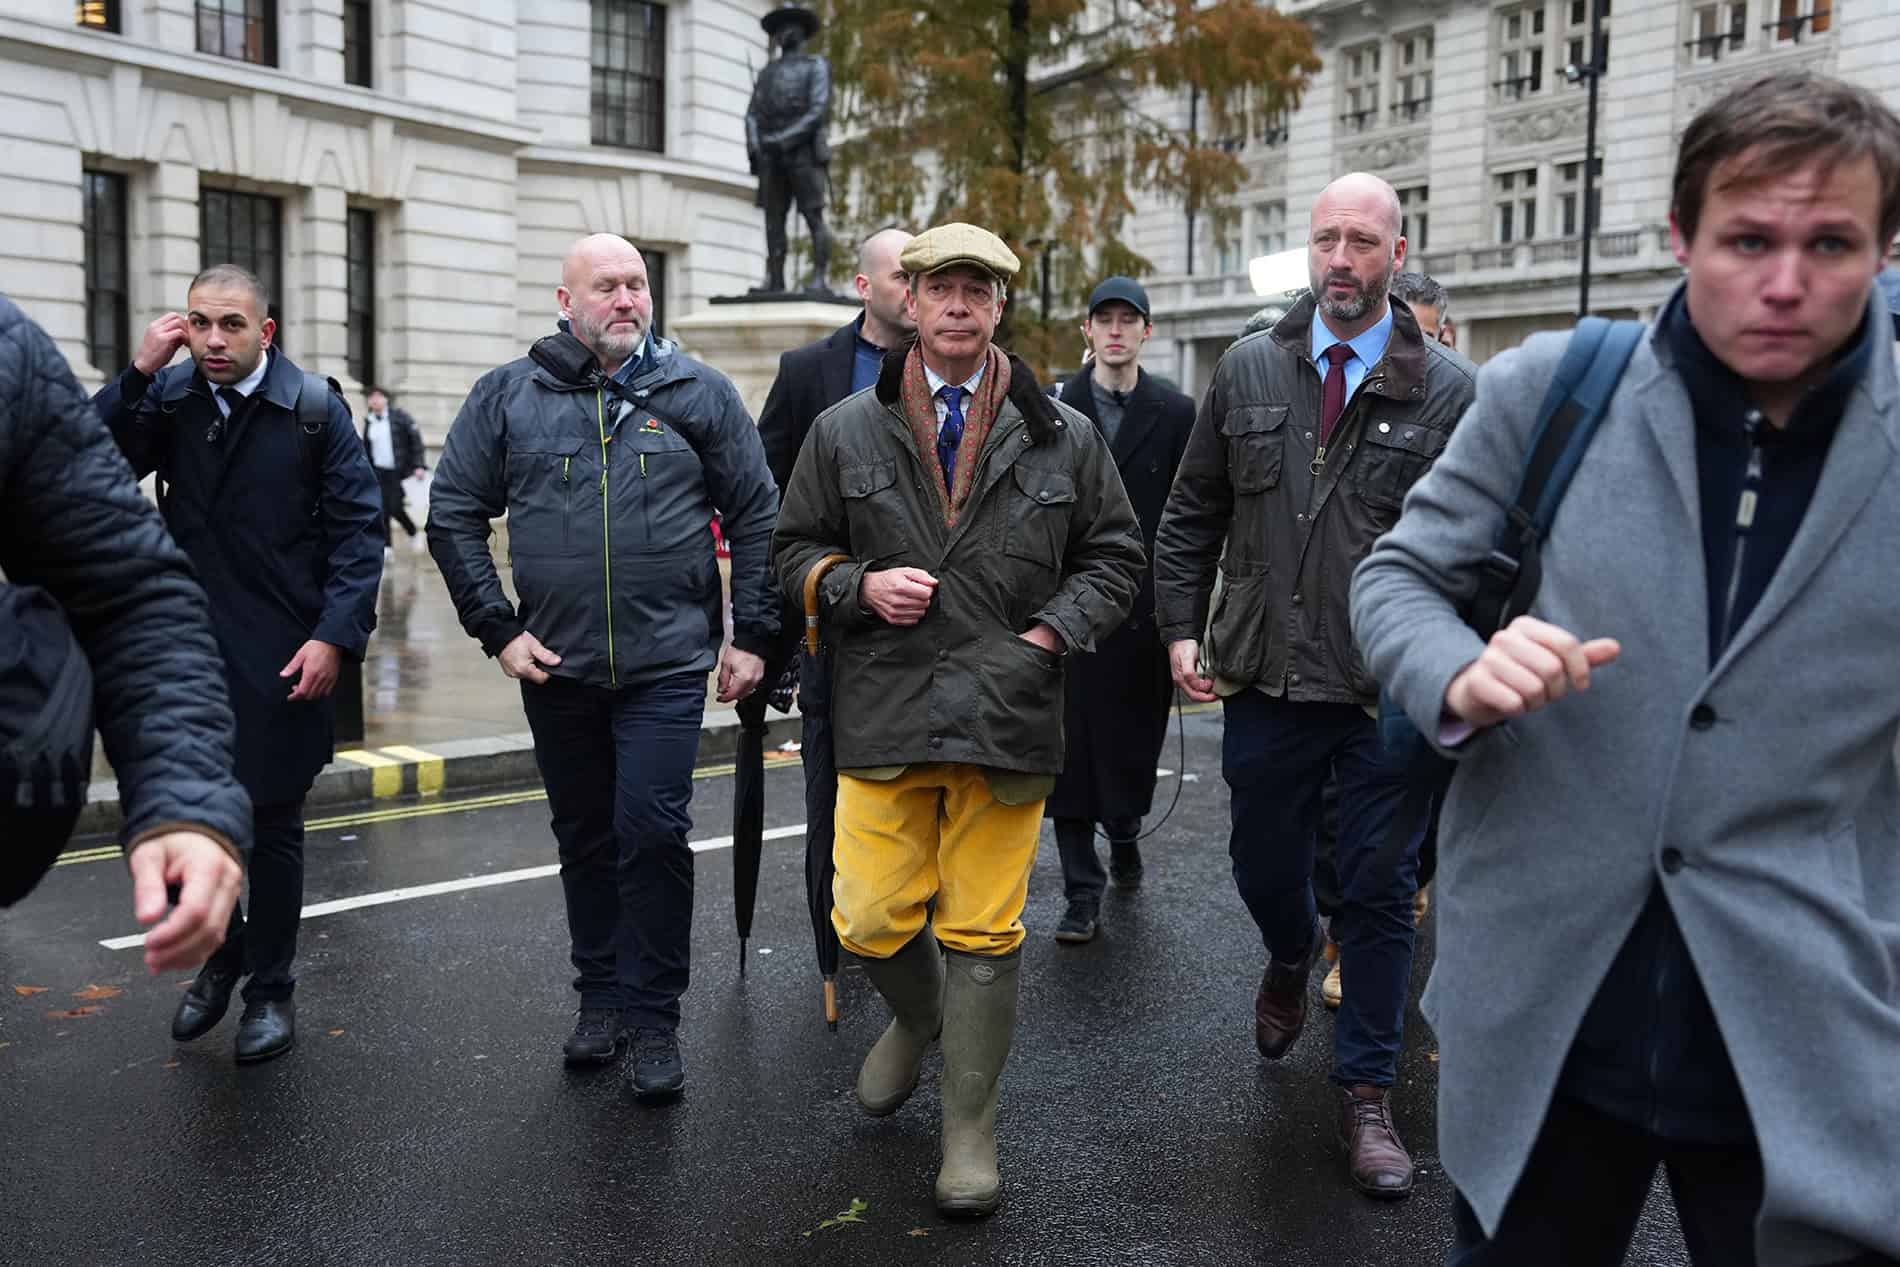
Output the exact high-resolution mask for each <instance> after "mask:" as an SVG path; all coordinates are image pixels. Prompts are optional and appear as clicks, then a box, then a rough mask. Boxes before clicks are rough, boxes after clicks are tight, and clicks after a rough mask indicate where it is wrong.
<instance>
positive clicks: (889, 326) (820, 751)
mask: <svg viewBox="0 0 1900 1267" xmlns="http://www.w3.org/2000/svg"><path fill="white" fill-rule="evenodd" d="M911 236H912V235H911V234H909V233H907V232H905V231H904V230H902V229H880V230H879V231H878V232H876V233H873V234H872V235H871V236H870V237H868V238H866V239H865V240H864V244H863V245H862V246H861V247H859V248H858V278H857V285H858V297H859V298H860V299H862V300H863V301H864V311H863V312H860V313H859V314H858V315H857V316H855V317H853V318H852V319H851V320H849V321H847V322H846V323H845V324H843V325H841V326H839V327H838V328H837V329H836V330H833V331H832V332H831V333H830V334H828V335H826V336H825V337H824V338H822V339H819V340H818V341H817V342H815V343H807V344H806V345H805V346H804V347H802V348H793V349H792V350H791V351H790V352H787V353H785V355H783V356H781V357H780V358H779V361H778V377H777V378H776V379H774V380H773V381H772V391H771V393H770V394H769V395H768V396H766V398H765V408H764V410H762V411H761V412H760V414H759V438H760V439H761V440H763V441H764V442H765V461H766V465H768V466H770V467H771V468H772V478H773V479H775V480H777V481H778V486H779V489H780V491H781V492H783V491H784V488H785V485H786V484H787V483H788V482H789V481H790V480H791V478H792V467H793V466H795V465H797V463H798V451H799V450H800V449H801V448H803V447H804V445H805V437H806V435H807V434H809V433H810V431H811V424H812V423H813V422H814V421H816V420H817V417H818V415H819V414H821V413H823V412H825V410H827V409H829V408H831V407H832V406H833V405H835V404H837V403H838V402H839V401H841V400H843V399H844V398H845V397H846V396H850V395H852V394H854V393H856V392H861V391H863V390H864V389H865V388H867V387H869V386H871V385H872V384H873V383H875V382H877V373H878V368H879V366H881V365H882V364H883V361H884V353H885V352H887V351H889V350H890V349H891V348H894V347H897V346H898V345H899V344H901V343H903V342H905V341H906V340H908V339H911V338H913V337H915V334H916V330H917V326H916V323H915V322H913V321H912V320H911V319H910V315H909V312H908V310H907V308H906V305H905V296H906V293H907V292H908V290H909V286H910V274H908V273H906V272H905V271H904V270H903V268H902V267H901V266H900V265H899V264H898V262H897V257H898V256H899V255H901V254H902V253H903V251H904V247H905V246H906V245H907V244H908V243H909V242H910V239H911ZM804 629H805V616H804V613H803V612H796V613H794V612H791V611H789V610H787V611H786V612H784V613H783V614H781V616H780V618H779V631H780V633H781V634H782V636H783V638H784V647H785V650H784V651H783V652H782V653H781V655H790V654H791V653H792V652H791V648H792V647H793V646H794V645H795V644H796V642H797V639H798V638H799V637H800V636H801V635H802V634H803V633H804ZM830 701H831V682H830V680H829V675H828V673H827V670H826V666H825V663H824V661H823V659H822V658H821V657H817V656H800V657H799V669H798V707H799V751H800V755H801V756H802V757H803V760H804V766H805V822H806V823H807V824H809V826H808V827H807V828H806V832H807V833H808V835H809V837H810V839H809V840H808V842H807V847H808V849H820V850H822V851H823V852H824V853H826V854H829V853H830V839H831V822H832V817H833V812H834V811H835V810H836V809H837V804H838V772H837V769H836V767H835V766H834V764H833V762H832V759H831V708H830ZM765 703H766V693H765V692H764V691H759V692H758V693H756V694H755V695H753V696H752V697H751V698H749V699H745V700H741V701H740V703H739V710H740V716H741V717H742V718H746V715H747V714H748V713H750V714H752V716H751V717H750V718H746V719H747V720H748V722H749V724H763V721H764V717H765Z"/></svg>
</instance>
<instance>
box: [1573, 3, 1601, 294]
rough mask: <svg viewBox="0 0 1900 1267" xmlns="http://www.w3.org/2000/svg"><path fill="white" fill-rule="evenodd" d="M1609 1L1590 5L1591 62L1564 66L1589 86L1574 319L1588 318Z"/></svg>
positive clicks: (1576, 81)
mask: <svg viewBox="0 0 1900 1267" xmlns="http://www.w3.org/2000/svg"><path fill="white" fill-rule="evenodd" d="M1607 3H1609V0H1591V3H1590V60H1589V61H1587V62H1585V63H1584V64H1583V65H1581V66H1579V65H1578V64H1577V63H1575V62H1572V63H1570V65H1568V66H1566V67H1564V78H1565V79H1567V80H1568V81H1570V82H1571V83H1573V84H1574V83H1578V82H1579V81H1587V82H1588V83H1589V85H1590V105H1589V114H1588V116H1587V118H1586V120H1585V122H1584V132H1583V273H1582V277H1581V279H1580V280H1579V282H1578V285H1577V316H1578V318H1579V319H1581V318H1583V317H1587V316H1589V315H1590V243H1591V240H1592V239H1593V238H1594V237H1595V236H1596V163H1597V81H1598V80H1599V79H1601V78H1603V7H1604V5H1606V4H1607Z"/></svg>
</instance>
